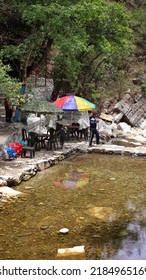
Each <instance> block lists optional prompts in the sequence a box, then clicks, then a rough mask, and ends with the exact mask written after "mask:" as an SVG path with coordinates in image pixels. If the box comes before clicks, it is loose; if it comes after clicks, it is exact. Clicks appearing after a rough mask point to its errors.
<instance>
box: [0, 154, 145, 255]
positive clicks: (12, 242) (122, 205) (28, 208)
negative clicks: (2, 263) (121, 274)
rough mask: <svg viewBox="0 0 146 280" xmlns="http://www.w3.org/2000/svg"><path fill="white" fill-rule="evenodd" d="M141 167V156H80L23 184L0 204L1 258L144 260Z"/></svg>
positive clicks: (143, 186) (143, 201)
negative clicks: (66, 252)
mask: <svg viewBox="0 0 146 280" xmlns="http://www.w3.org/2000/svg"><path fill="white" fill-rule="evenodd" d="M145 170H146V160H145V158H135V157H122V156H113V155H98V154H90V155H79V156H74V157H73V158H72V159H68V160H66V161H63V162H60V164H59V165H56V166H54V167H51V168H50V169H47V170H45V171H43V172H41V173H38V174H37V175H36V176H35V177H34V178H32V179H31V180H29V181H27V182H23V183H21V185H20V186H18V187H16V190H20V191H22V192H23V193H24V195H23V196H22V197H19V198H17V199H13V200H11V201H10V202H8V203H4V202H3V203H2V202H1V203H0V210H1V211H0V216H1V218H0V228H1V232H0V259H26V260H28V259H50V260H51V259H54V260H55V259H89V260H92V259H93V260H96V259H141V260H142V259H146V172H145ZM64 227H65V228H68V229H69V232H68V233H67V234H59V230H60V229H61V228H64ZM81 245H84V246H85V254H81V255H74V256H71V255H70V256H66V257H62V256H58V255H57V250H58V249H60V248H72V247H74V246H81Z"/></svg>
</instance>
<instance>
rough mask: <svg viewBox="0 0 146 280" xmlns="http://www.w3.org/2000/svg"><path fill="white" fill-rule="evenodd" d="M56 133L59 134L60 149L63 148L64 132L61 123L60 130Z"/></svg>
mask: <svg viewBox="0 0 146 280" xmlns="http://www.w3.org/2000/svg"><path fill="white" fill-rule="evenodd" d="M58 134H59V141H60V147H61V149H63V145H64V142H65V139H66V132H65V129H64V127H63V125H62V124H60V130H59V131H58Z"/></svg>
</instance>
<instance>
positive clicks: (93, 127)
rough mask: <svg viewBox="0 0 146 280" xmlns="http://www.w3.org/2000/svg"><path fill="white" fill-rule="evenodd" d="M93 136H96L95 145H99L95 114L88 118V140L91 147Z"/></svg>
mask: <svg viewBox="0 0 146 280" xmlns="http://www.w3.org/2000/svg"><path fill="white" fill-rule="evenodd" d="M94 135H95V136H96V144H99V133H98V131H97V121H96V118H95V114H93V115H92V116H91V117H90V139H89V146H92V141H93V137H94Z"/></svg>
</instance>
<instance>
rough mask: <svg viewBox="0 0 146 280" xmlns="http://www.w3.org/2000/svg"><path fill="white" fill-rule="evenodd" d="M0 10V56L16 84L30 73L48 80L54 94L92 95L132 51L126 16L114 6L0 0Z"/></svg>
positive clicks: (100, 1)
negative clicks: (101, 80) (61, 92)
mask: <svg viewBox="0 0 146 280" xmlns="http://www.w3.org/2000/svg"><path fill="white" fill-rule="evenodd" d="M0 7H1V8H0V13H1V14H2V17H0V24H1V29H2V32H1V34H2V35H1V52H0V56H1V59H2V61H3V63H4V64H10V65H11V67H12V69H13V71H11V72H10V74H11V76H14V77H17V78H18V80H19V81H21V82H23V81H25V80H26V79H27V77H28V76H29V74H30V73H35V74H37V75H43V76H46V77H51V78H53V80H54V84H55V90H56V91H57V92H59V91H60V90H61V91H63V92H74V93H76V94H77V93H78V94H80V95H88V94H92V93H96V86H97V83H98V81H99V80H100V79H102V78H103V77H105V76H107V75H108V74H110V76H112V75H113V76H115V75H116V71H118V69H119V68H121V67H122V63H123V61H124V59H126V58H127V56H128V55H129V54H130V52H131V50H132V42H133V32H132V29H131V14H130V12H129V11H128V10H127V8H126V7H125V5H122V4H119V3H116V2H109V1H105V0H74V1H73V0H72V1H69V0H64V1H60V0H52V1H51V0H41V1H39V0H28V1H27V0H22V1H19V0H11V1H10V0H9V1H8V0H6V1H4V0H0ZM33 71H34V72H33Z"/></svg>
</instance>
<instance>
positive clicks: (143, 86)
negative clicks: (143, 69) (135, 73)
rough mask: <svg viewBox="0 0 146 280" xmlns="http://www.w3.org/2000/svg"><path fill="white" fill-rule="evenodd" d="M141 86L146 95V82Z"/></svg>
mask: <svg viewBox="0 0 146 280" xmlns="http://www.w3.org/2000/svg"><path fill="white" fill-rule="evenodd" d="M140 87H141V91H142V93H143V94H144V95H146V83H144V82H143V83H141V85H140Z"/></svg>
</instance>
